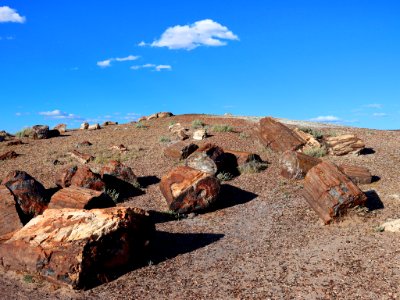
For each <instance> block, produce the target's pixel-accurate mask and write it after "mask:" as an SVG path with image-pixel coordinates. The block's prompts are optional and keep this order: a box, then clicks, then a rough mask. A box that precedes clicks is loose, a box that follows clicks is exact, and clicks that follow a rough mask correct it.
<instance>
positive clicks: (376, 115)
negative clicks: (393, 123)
mask: <svg viewBox="0 0 400 300" xmlns="http://www.w3.org/2000/svg"><path fill="white" fill-rule="evenodd" d="M372 115H373V116H374V117H386V116H387V115H388V114H387V113H373V114H372Z"/></svg>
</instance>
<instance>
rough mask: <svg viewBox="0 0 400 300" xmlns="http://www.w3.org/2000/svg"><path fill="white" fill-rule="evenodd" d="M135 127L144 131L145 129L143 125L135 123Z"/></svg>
mask: <svg viewBox="0 0 400 300" xmlns="http://www.w3.org/2000/svg"><path fill="white" fill-rule="evenodd" d="M135 127H136V128H139V129H146V128H147V126H146V125H144V124H143V123H142V122H137V123H136V124H135Z"/></svg>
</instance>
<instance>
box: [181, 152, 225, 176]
mask: <svg viewBox="0 0 400 300" xmlns="http://www.w3.org/2000/svg"><path fill="white" fill-rule="evenodd" d="M185 166H187V167H190V168H193V169H196V170H199V171H202V172H205V173H207V174H210V175H215V174H217V172H218V168H217V165H216V164H215V162H214V161H213V160H212V159H211V158H210V157H208V155H207V154H206V153H204V152H195V153H193V154H191V155H190V156H189V157H188V158H187V159H186V161H185Z"/></svg>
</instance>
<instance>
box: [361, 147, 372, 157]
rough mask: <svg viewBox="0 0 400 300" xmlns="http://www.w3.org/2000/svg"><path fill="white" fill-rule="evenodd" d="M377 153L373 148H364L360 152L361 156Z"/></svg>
mask: <svg viewBox="0 0 400 300" xmlns="http://www.w3.org/2000/svg"><path fill="white" fill-rule="evenodd" d="M375 152H376V151H375V150H374V149H372V148H364V149H362V150H361V151H360V155H369V154H374V153H375Z"/></svg>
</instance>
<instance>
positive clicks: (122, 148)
mask: <svg viewBox="0 0 400 300" xmlns="http://www.w3.org/2000/svg"><path fill="white" fill-rule="evenodd" d="M110 149H111V150H116V151H120V152H125V151H128V148H126V147H125V146H124V145H122V144H120V145H114V146H112V147H111V148H110Z"/></svg>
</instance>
